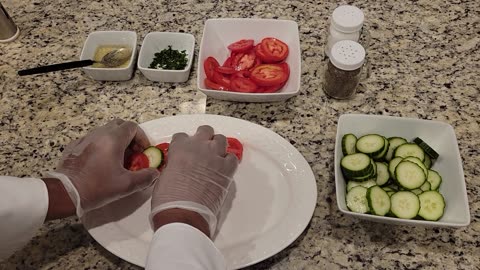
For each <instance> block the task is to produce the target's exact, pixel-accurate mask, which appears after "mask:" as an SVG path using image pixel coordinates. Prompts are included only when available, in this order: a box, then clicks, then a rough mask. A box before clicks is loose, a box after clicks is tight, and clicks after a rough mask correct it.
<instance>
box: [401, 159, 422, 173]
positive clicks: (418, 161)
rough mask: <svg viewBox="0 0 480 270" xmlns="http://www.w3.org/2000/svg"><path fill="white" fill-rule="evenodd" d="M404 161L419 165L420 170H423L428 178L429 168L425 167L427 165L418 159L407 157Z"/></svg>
mask: <svg viewBox="0 0 480 270" xmlns="http://www.w3.org/2000/svg"><path fill="white" fill-rule="evenodd" d="M403 161H411V162H413V163H415V164H417V165H418V166H420V168H422V170H423V172H424V173H425V175H426V176H428V169H427V166H425V164H424V163H423V162H422V161H421V160H420V159H418V158H417V157H406V158H404V159H403Z"/></svg>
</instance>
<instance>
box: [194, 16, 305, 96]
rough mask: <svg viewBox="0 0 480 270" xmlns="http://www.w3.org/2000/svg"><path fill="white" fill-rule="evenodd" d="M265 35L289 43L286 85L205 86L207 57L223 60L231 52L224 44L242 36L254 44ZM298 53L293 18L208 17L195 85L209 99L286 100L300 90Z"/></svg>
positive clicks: (297, 36) (299, 56) (298, 39)
mask: <svg viewBox="0 0 480 270" xmlns="http://www.w3.org/2000/svg"><path fill="white" fill-rule="evenodd" d="M266 37H275V38H278V39H280V40H282V41H283V42H285V43H286V44H287V45H288V48H289V54H288V57H287V59H286V62H287V63H288V65H289V66H290V77H289V79H288V82H287V84H286V85H285V86H284V87H283V88H282V89H281V90H280V91H279V92H277V93H238V92H230V91H218V90H210V89H207V88H206V87H205V83H204V80H205V71H204V69H203V62H204V61H205V59H206V58H208V57H209V56H213V57H215V59H217V61H218V62H219V63H223V62H224V61H225V60H226V59H227V57H228V56H229V54H230V51H229V50H228V49H227V46H228V45H230V44H231V43H233V42H236V41H238V40H241V39H253V40H254V41H255V44H257V43H259V42H260V41H262V39H263V38H266ZM300 74H301V54H300V38H299V34H298V25H297V23H296V22H294V21H288V20H270V19H210V20H207V21H206V23H205V28H204V29H203V37H202V42H201V44H200V52H199V57H198V67H197V86H198V88H199V89H200V91H202V92H203V93H204V94H206V95H207V96H210V97H212V98H217V99H223V100H230V101H241V102H274V101H282V100H286V99H289V98H291V97H293V96H295V95H297V94H298V93H299V92H300Z"/></svg>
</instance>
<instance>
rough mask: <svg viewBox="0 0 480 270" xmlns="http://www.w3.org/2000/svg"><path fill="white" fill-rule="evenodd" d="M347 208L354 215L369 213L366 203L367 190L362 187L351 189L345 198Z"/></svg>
mask: <svg viewBox="0 0 480 270" xmlns="http://www.w3.org/2000/svg"><path fill="white" fill-rule="evenodd" d="M346 202H347V207H348V209H350V210H351V211H353V212H356V213H367V212H368V211H369V208H368V201H367V189H366V188H364V187H362V186H356V187H354V188H352V189H351V190H350V191H349V192H348V193H347V197H346Z"/></svg>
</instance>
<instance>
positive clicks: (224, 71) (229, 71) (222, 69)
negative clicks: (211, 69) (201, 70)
mask: <svg viewBox="0 0 480 270" xmlns="http://www.w3.org/2000/svg"><path fill="white" fill-rule="evenodd" d="M217 71H218V72H220V73H222V74H228V75H230V74H233V73H235V72H236V70H235V69H234V68H232V67H222V66H220V67H217Z"/></svg>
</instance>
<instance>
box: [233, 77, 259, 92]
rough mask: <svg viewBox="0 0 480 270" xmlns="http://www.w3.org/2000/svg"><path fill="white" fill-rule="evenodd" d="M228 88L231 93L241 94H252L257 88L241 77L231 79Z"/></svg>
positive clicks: (250, 81)
mask: <svg viewBox="0 0 480 270" xmlns="http://www.w3.org/2000/svg"><path fill="white" fill-rule="evenodd" d="M230 87H231V90H232V91H234V92H242V93H254V92H255V91H256V90H257V88H258V86H257V85H256V84H255V83H254V82H252V80H250V79H247V78H242V77H235V78H233V79H232V82H231V84H230Z"/></svg>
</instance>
